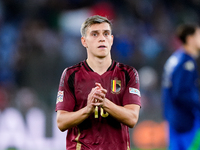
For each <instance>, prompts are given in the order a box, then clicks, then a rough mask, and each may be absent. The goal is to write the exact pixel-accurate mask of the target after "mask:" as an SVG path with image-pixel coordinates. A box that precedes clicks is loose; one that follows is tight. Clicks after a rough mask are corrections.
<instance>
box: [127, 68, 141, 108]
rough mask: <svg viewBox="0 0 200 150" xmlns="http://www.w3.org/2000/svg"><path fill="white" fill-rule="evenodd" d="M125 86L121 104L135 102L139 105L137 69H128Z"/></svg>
mask: <svg viewBox="0 0 200 150" xmlns="http://www.w3.org/2000/svg"><path fill="white" fill-rule="evenodd" d="M126 80H128V81H127V86H126V89H125V93H124V96H123V105H127V104H136V105H139V106H141V95H140V89H139V88H140V84H139V75H138V72H137V70H135V69H134V68H133V69H130V70H129V71H128V77H127V78H126Z"/></svg>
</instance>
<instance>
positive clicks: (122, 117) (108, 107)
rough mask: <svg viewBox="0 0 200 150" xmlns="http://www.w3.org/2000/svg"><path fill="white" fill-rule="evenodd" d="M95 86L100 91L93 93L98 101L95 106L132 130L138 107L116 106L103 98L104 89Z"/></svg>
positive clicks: (131, 105) (137, 114)
mask: <svg viewBox="0 0 200 150" xmlns="http://www.w3.org/2000/svg"><path fill="white" fill-rule="evenodd" d="M96 86H98V89H101V90H97V91H95V95H94V98H95V99H97V100H98V102H97V103H96V106H100V107H102V108H103V109H104V110H105V111H106V112H107V113H109V114H110V115H111V116H113V117H114V118H116V119H117V120H118V121H120V122H122V123H123V124H125V125H127V126H128V127H130V128H133V127H134V126H135V125H136V123H137V121H138V117H139V110H140V106H139V105H136V104H129V105H125V106H119V105H116V104H114V103H113V102H112V101H110V100H109V99H107V98H106V97H105V94H103V91H104V90H105V89H103V87H102V86H101V84H99V83H96Z"/></svg>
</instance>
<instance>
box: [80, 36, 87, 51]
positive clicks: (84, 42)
mask: <svg viewBox="0 0 200 150" xmlns="http://www.w3.org/2000/svg"><path fill="white" fill-rule="evenodd" d="M81 43H82V45H83V46H84V47H85V48H87V43H86V40H85V37H83V36H82V37H81Z"/></svg>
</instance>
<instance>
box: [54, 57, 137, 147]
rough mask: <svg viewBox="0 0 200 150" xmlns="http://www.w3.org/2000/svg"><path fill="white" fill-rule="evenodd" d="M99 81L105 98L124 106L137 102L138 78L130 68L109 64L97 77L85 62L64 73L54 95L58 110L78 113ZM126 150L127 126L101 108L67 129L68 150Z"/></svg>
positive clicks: (128, 144)
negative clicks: (104, 90)
mask: <svg viewBox="0 0 200 150" xmlns="http://www.w3.org/2000/svg"><path fill="white" fill-rule="evenodd" d="M96 82H98V83H100V84H101V85H102V87H103V88H104V89H106V90H107V94H106V98H108V99H109V100H110V101H112V102H113V103H115V104H117V105H119V106H124V105H127V104H137V105H139V106H141V103H140V91H139V77H138V73H137V71H136V70H135V69H134V68H133V67H130V66H127V65H124V64H121V63H118V62H115V61H112V64H111V66H110V67H109V68H108V70H107V71H106V72H105V73H104V74H102V75H99V74H97V73H96V72H94V71H93V70H92V69H91V68H90V67H89V66H88V64H87V62H86V61H83V62H80V63H79V64H78V65H75V66H72V67H69V68H67V69H65V70H64V72H63V74H62V77H61V80H60V85H59V90H58V96H57V104H56V111H57V110H65V111H69V112H72V111H77V110H79V109H81V108H83V107H85V106H86V105H87V97H88V94H89V93H90V91H91V89H92V88H94V87H95V83H96ZM88 149H90V150H129V149H130V138H129V131H128V127H127V126H126V125H124V124H122V123H120V122H119V121H117V120H116V119H115V118H113V117H112V116H111V115H109V114H108V113H107V112H105V111H104V110H103V109H102V108H101V107H97V109H96V110H95V113H93V114H91V115H90V117H88V118H87V119H86V120H84V121H83V122H82V123H81V124H79V125H78V126H76V127H73V128H71V129H69V130H68V134H67V150H88Z"/></svg>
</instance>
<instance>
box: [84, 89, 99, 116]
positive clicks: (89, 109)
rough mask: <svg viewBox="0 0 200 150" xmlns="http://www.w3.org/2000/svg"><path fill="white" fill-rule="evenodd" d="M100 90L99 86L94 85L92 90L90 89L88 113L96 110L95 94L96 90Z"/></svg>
mask: <svg viewBox="0 0 200 150" xmlns="http://www.w3.org/2000/svg"><path fill="white" fill-rule="evenodd" d="M97 90H98V87H94V88H92V90H91V91H90V93H89V94H88V98H87V106H86V107H87V113H88V114H91V113H93V112H94V109H95V105H94V103H95V98H94V95H95V92H96V91H97Z"/></svg>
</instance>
